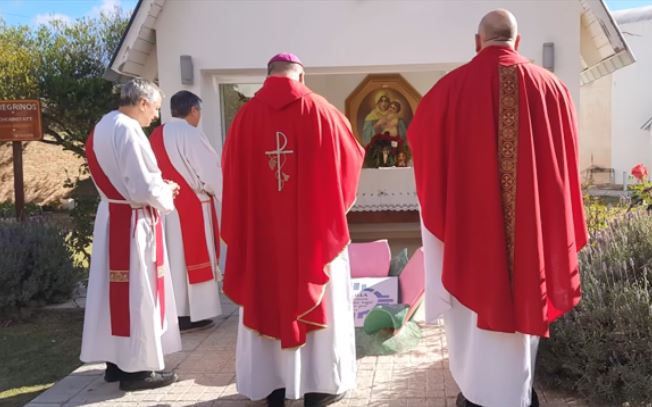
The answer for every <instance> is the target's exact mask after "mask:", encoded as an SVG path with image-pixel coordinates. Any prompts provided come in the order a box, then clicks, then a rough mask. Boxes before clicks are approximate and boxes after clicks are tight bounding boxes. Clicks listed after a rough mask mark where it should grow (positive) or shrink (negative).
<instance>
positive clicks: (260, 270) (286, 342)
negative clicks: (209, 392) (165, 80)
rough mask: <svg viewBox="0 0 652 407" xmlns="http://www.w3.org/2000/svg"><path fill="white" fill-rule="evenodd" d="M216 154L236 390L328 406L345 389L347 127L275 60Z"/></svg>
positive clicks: (355, 162)
mask: <svg viewBox="0 0 652 407" xmlns="http://www.w3.org/2000/svg"><path fill="white" fill-rule="evenodd" d="M268 74H269V75H268V77H267V79H266V80H265V83H264V84H263V87H262V88H261V89H260V90H259V91H258V92H257V93H256V95H255V96H254V97H253V98H252V100H250V101H249V102H247V103H246V104H245V105H244V106H243V107H242V108H241V109H240V111H239V112H238V114H237V115H236V117H235V118H234V120H233V124H232V125H231V128H230V129H229V132H228V135H227V140H226V143H225V146H224V152H223V157H222V169H223V175H224V191H223V199H224V202H223V207H222V222H223V224H222V237H223V239H224V242H225V243H226V246H227V257H226V270H225V274H224V292H225V294H226V295H228V296H229V297H230V298H231V299H232V300H233V301H234V302H235V303H237V304H238V305H239V306H240V307H241V308H240V325H239V329H238V340H237V349H236V383H237V388H238V391H239V392H240V393H241V394H243V395H245V396H247V397H249V398H251V399H253V400H258V399H264V398H267V400H268V402H269V404H270V405H272V406H274V405H278V406H281V405H283V400H284V398H290V399H298V398H301V397H304V399H305V403H306V405H307V406H320V405H327V404H329V403H331V402H333V401H334V400H336V399H339V398H341V397H342V396H343V395H344V393H345V392H346V391H347V390H350V389H352V388H353V387H354V386H355V366H356V362H355V343H354V340H355V333H354V326H353V311H352V295H351V287H350V281H349V279H350V272H349V264H348V257H347V250H346V249H347V245H348V244H349V241H350V240H349V231H348V227H347V222H346V212H347V211H348V210H349V209H350V208H351V206H352V205H353V202H354V199H355V193H356V189H357V185H358V178H359V175H360V169H361V166H362V159H363V149H362V147H361V146H360V145H359V144H358V142H357V140H356V139H355V137H354V136H353V134H352V132H351V128H350V124H349V122H348V121H347V119H346V118H345V117H344V116H343V115H342V114H341V113H340V112H339V111H338V110H337V109H336V108H335V107H333V106H332V105H331V104H329V103H328V102H327V101H326V100H325V99H324V98H323V97H321V96H319V95H317V94H315V93H313V92H312V91H311V90H310V89H308V88H307V87H306V86H305V85H304V71H303V64H302V63H301V61H300V60H299V58H297V57H296V56H295V55H293V54H287V53H286V54H279V55H276V56H275V57H273V58H272V59H271V60H270V61H269V64H268Z"/></svg>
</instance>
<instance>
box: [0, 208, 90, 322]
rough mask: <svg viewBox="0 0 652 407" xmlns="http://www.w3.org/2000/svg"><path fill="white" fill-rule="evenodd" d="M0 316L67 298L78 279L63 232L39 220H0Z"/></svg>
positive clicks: (64, 232) (55, 226)
mask: <svg viewBox="0 0 652 407" xmlns="http://www.w3.org/2000/svg"><path fill="white" fill-rule="evenodd" d="M0 247H2V252H3V253H2V256H0V315H2V314H10V313H12V312H13V311H15V310H17V309H21V308H25V307H31V306H38V305H44V304H51V303H57V302H61V301H64V300H67V299H69V298H70V295H71V293H72V290H73V287H74V284H75V282H76V280H77V279H78V277H79V273H78V271H77V270H76V269H75V267H74V266H73V263H72V255H73V253H72V251H71V250H70V248H69V246H68V245H67V243H66V231H65V230H64V229H63V228H61V227H60V226H59V225H57V224H55V223H52V222H48V221H46V220H45V218H43V217H38V216H35V217H32V218H30V219H29V220H28V221H26V222H23V223H18V222H16V221H13V220H10V219H2V220H0Z"/></svg>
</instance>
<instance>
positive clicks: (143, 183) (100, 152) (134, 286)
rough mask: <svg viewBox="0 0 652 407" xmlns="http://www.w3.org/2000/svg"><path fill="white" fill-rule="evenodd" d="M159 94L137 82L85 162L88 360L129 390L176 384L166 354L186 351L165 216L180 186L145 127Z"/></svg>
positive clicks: (101, 127) (89, 146)
mask: <svg viewBox="0 0 652 407" xmlns="http://www.w3.org/2000/svg"><path fill="white" fill-rule="evenodd" d="M160 107H161V92H160V90H159V89H158V87H157V86H156V85H154V84H153V83H151V82H148V81H145V80H142V79H134V80H132V81H130V82H128V83H127V84H125V85H124V86H123V88H122V91H121V94H120V107H119V108H118V110H115V111H112V112H110V113H107V114H106V115H104V117H102V119H101V120H100V121H99V122H98V123H97V124H96V125H95V128H94V129H93V130H92V132H91V134H90V135H89V137H88V140H87V142H86V158H87V159H88V168H89V170H90V173H91V176H92V178H93V182H94V183H95V186H96V187H97V189H98V192H99V195H100V198H101V200H100V203H99V205H98V207H97V215H96V217H95V226H94V229H93V257H92V260H91V267H90V271H89V277H88V292H87V298H86V311H85V312H86V313H85V316H84V332H83V338H82V349H81V360H82V361H83V362H87V363H92V362H106V364H107V368H106V372H105V375H104V380H106V381H107V382H118V381H119V382H120V389H122V390H125V391H130V390H141V389H150V388H155V387H161V386H165V385H168V384H171V383H173V382H174V381H176V379H177V376H176V374H175V373H173V372H162V371H161V369H163V368H164V367H165V360H164V359H163V356H164V355H165V354H168V353H172V352H177V351H180V350H181V338H180V336H179V328H178V322H177V313H176V310H175V304H174V296H173V294H172V283H171V280H170V272H169V268H168V264H167V255H166V252H165V239H164V237H163V228H162V223H161V214H165V213H167V212H170V211H171V210H172V209H174V196H175V194H176V192H177V189H178V186H177V185H176V184H174V183H172V182H169V181H166V180H164V179H163V177H162V176H161V171H160V170H159V168H158V165H157V163H156V158H155V157H154V153H153V152H152V148H151V147H150V144H149V141H148V140H147V136H145V133H143V129H142V127H147V126H149V125H150V123H151V122H152V120H154V119H155V118H156V117H157V116H158V109H159V108H160Z"/></svg>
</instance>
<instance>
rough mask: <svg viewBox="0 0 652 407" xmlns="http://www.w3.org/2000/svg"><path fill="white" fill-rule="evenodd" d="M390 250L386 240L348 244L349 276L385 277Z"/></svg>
mask: <svg viewBox="0 0 652 407" xmlns="http://www.w3.org/2000/svg"><path fill="white" fill-rule="evenodd" d="M390 262H391V252H390V250H389V244H388V243H387V240H376V241H375V242H367V243H351V244H350V245H349V264H350V265H351V277H353V278H357V277H387V275H388V274H389V264H390Z"/></svg>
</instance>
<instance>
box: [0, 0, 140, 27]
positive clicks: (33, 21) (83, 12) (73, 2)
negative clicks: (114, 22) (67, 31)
mask: <svg viewBox="0 0 652 407" xmlns="http://www.w3.org/2000/svg"><path fill="white" fill-rule="evenodd" d="M137 3H138V0H0V18H2V19H3V20H4V21H5V22H6V23H7V24H9V25H20V24H24V25H30V26H37V25H39V24H43V23H47V22H48V21H49V20H52V19H55V18H56V19H60V20H64V21H73V20H75V19H77V18H80V17H96V16H98V15H99V14H100V13H101V12H103V11H105V12H106V11H113V9H114V8H115V7H116V6H118V7H121V8H122V9H123V10H126V11H131V10H133V9H134V7H135V6H136V4H137Z"/></svg>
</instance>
